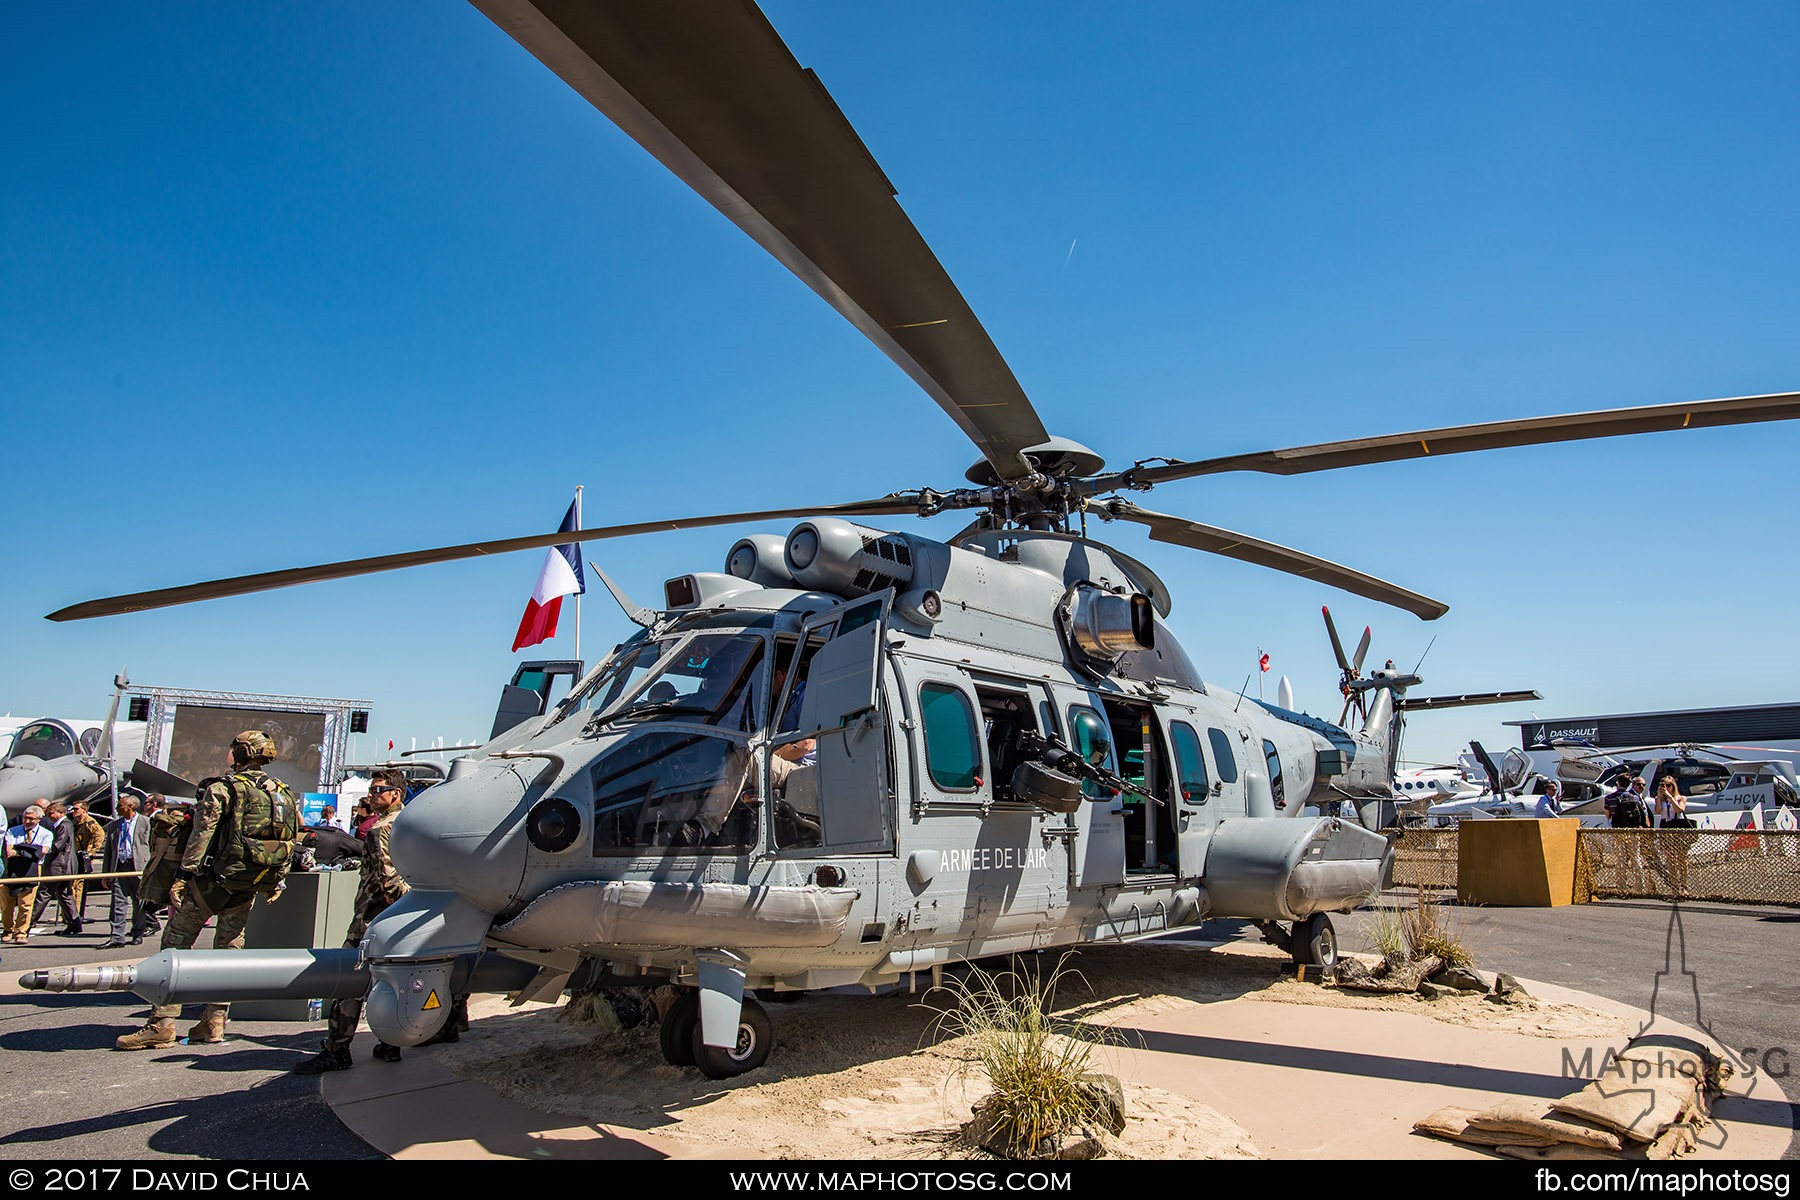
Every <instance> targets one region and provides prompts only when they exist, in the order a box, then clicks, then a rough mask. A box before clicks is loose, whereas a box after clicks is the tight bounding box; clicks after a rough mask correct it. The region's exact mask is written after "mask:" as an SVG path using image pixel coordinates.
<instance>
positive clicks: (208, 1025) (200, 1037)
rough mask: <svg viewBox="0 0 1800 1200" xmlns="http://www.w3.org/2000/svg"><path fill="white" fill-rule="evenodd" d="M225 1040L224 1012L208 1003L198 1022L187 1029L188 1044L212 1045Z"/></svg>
mask: <svg viewBox="0 0 1800 1200" xmlns="http://www.w3.org/2000/svg"><path fill="white" fill-rule="evenodd" d="M224 1040H225V1014H224V1012H222V1011H221V1010H219V1009H216V1008H214V1007H212V1006H211V1005H210V1004H209V1005H207V1007H206V1012H205V1014H204V1015H203V1016H201V1018H200V1022H199V1024H197V1025H195V1026H194V1027H193V1028H192V1029H190V1030H188V1045H190V1046H199V1045H209V1046H210V1045H212V1044H214V1043H216V1042H222V1041H224Z"/></svg>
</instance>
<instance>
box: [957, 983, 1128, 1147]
mask: <svg viewBox="0 0 1800 1200" xmlns="http://www.w3.org/2000/svg"><path fill="white" fill-rule="evenodd" d="M1068 958H1069V956H1068V955H1066V954H1065V955H1064V956H1063V957H1062V958H1061V959H1059V960H1057V964H1056V967H1055V969H1054V970H1052V971H1051V972H1050V974H1049V975H1048V976H1047V977H1046V976H1044V975H1042V974H1041V973H1040V972H1039V971H1038V970H1037V969H1036V968H1035V967H1014V968H1013V969H1010V970H1006V971H987V970H984V969H983V968H981V967H980V966H978V965H976V964H973V963H971V964H970V965H969V972H968V975H967V977H958V978H952V979H949V980H947V981H946V982H944V983H942V984H939V985H938V986H937V987H934V988H932V989H931V990H932V991H933V992H936V991H943V992H946V993H948V994H949V996H950V997H951V999H952V1000H953V1002H954V1003H953V1006H952V1007H950V1008H948V1009H946V1010H945V1011H944V1012H942V1013H939V1014H938V1016H937V1017H935V1018H934V1019H933V1021H932V1029H933V1030H934V1031H935V1032H936V1033H937V1034H938V1035H939V1036H940V1037H944V1038H967V1039H968V1040H969V1042H970V1044H971V1048H972V1050H973V1057H972V1059H970V1060H968V1061H966V1062H965V1063H964V1064H963V1066H962V1067H961V1068H959V1070H963V1071H966V1070H970V1069H977V1070H979V1071H980V1072H981V1074H982V1075H983V1076H984V1077H985V1078H986V1080H987V1082H988V1084H989V1086H990V1087H991V1088H992V1089H993V1092H992V1095H991V1096H990V1097H989V1098H988V1099H987V1100H986V1101H985V1102H984V1103H983V1106H982V1107H983V1111H984V1113H985V1115H986V1117H987V1119H988V1121H989V1123H990V1124H991V1125H992V1126H993V1128H994V1129H995V1130H996V1131H998V1132H999V1133H1000V1134H1001V1136H1002V1137H1003V1138H1004V1139H1005V1140H1006V1142H1007V1144H1008V1145H1010V1146H1013V1147H1016V1148H1018V1149H1020V1150H1021V1151H1023V1152H1030V1151H1032V1150H1033V1149H1035V1148H1036V1147H1038V1146H1039V1145H1040V1144H1041V1143H1043V1142H1044V1141H1046V1140H1048V1139H1055V1138H1060V1137H1061V1136H1063V1135H1064V1134H1065V1133H1067V1132H1069V1131H1070V1130H1072V1129H1074V1128H1075V1127H1077V1126H1079V1125H1081V1124H1083V1123H1085V1122H1088V1121H1089V1120H1090V1119H1096V1118H1099V1117H1100V1116H1101V1104H1100V1103H1099V1100H1098V1097H1097V1096H1096V1095H1095V1093H1094V1091H1093V1090H1092V1089H1090V1088H1086V1087H1083V1086H1082V1076H1084V1075H1085V1074H1087V1072H1088V1065H1089V1062H1090V1060H1091V1059H1092V1057H1093V1053H1094V1042H1093V1041H1091V1040H1089V1039H1088V1038H1087V1037H1084V1036H1082V1034H1083V1033H1090V1032H1091V1031H1088V1030H1086V1029H1082V1030H1080V1031H1077V1030H1075V1029H1074V1028H1073V1027H1070V1026H1066V1025H1064V1024H1063V1023H1061V1022H1058V1021H1057V1020H1056V1019H1055V1017H1054V1016H1053V1011H1054V1000H1055V994H1056V989H1057V987H1058V985H1060V984H1062V983H1063V982H1065V981H1066V980H1068V979H1070V978H1074V979H1080V978H1081V976H1080V974H1079V973H1078V972H1076V971H1074V970H1073V969H1072V968H1070V967H1069V966H1068V965H1067V963H1068ZM927 994H928V995H929V993H927Z"/></svg>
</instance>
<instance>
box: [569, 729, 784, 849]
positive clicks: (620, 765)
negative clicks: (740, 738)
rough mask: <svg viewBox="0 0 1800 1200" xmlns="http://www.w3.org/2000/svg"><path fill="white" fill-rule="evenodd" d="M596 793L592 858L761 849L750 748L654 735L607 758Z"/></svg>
mask: <svg viewBox="0 0 1800 1200" xmlns="http://www.w3.org/2000/svg"><path fill="white" fill-rule="evenodd" d="M589 780H590V782H591V783H592V785H593V789H594V853H595V854H596V855H601V854H616V853H620V852H626V853H631V852H634V851H637V850H640V849H643V848H669V849H675V848H683V847H729V848H735V849H742V848H745V847H748V846H753V845H755V844H756V843H757V806H756V805H754V804H746V803H742V801H744V800H746V799H753V798H754V797H753V796H751V795H750V793H753V792H754V791H755V790H756V788H755V781H754V779H753V777H752V776H751V774H750V755H749V754H748V753H747V752H746V750H745V749H744V747H743V746H742V745H741V744H740V743H738V742H734V741H729V740H727V739H725V738H722V737H713V736H710V735H707V734H704V733H698V732H692V731H689V732H676V731H674V730H668V731H651V732H646V733H644V734H643V735H642V736H640V737H635V738H629V739H627V740H626V741H624V742H622V743H621V744H619V745H618V746H615V747H614V748H613V749H612V750H610V751H608V752H607V753H606V754H604V755H602V756H601V757H600V759H599V760H598V761H597V762H595V763H594V765H593V767H592V768H591V769H590V771H589Z"/></svg>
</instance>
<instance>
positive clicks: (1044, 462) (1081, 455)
mask: <svg viewBox="0 0 1800 1200" xmlns="http://www.w3.org/2000/svg"><path fill="white" fill-rule="evenodd" d="M1025 457H1026V459H1027V460H1029V461H1030V463H1031V465H1032V466H1033V467H1035V468H1036V469H1037V471H1038V473H1039V474H1040V475H1047V476H1049V477H1050V478H1051V479H1079V478H1081V477H1083V476H1086V475H1097V474H1099V473H1100V471H1101V470H1103V469H1104V468H1105V466H1106V460H1105V459H1104V458H1101V457H1100V456H1099V455H1098V454H1095V453H1094V452H1093V451H1092V450H1089V449H1088V448H1087V447H1086V446H1084V445H1082V444H1081V443H1080V442H1076V441H1071V440H1070V439H1068V438H1060V437H1053V438H1051V439H1050V440H1049V441H1047V442H1043V443H1040V444H1039V445H1036V446H1033V447H1031V448H1030V449H1029V450H1027V451H1025ZM963 477H964V478H965V479H967V480H968V481H969V482H970V483H972V484H974V485H975V486H977V487H993V486H995V485H996V484H999V483H1001V482H1002V481H1001V479H1000V473H999V472H998V471H996V470H994V464H993V463H991V462H989V461H988V460H987V459H985V458H984V459H982V460H980V461H979V462H977V463H976V464H975V465H974V466H972V467H970V468H969V469H968V470H967V471H966V472H964V475H963Z"/></svg>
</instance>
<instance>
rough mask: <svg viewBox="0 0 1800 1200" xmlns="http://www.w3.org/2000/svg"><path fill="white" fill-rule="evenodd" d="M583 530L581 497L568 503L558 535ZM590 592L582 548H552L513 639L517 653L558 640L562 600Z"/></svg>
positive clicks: (545, 555)
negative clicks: (554, 638)
mask: <svg viewBox="0 0 1800 1200" xmlns="http://www.w3.org/2000/svg"><path fill="white" fill-rule="evenodd" d="M580 528H581V493H580V492H579V491H578V492H576V493H575V499H574V500H572V501H570V502H569V511H568V514H567V515H566V516H564V517H563V520H562V524H561V525H560V526H558V527H557V532H558V533H574V532H576V531H577V530H579V529H580ZM586 591H587V581H586V580H585V579H583V578H582V574H581V545H580V543H578V542H570V543H568V544H567V545H563V546H552V547H550V549H549V550H547V551H545V553H544V569H543V570H542V571H539V572H538V581H537V586H536V587H534V588H532V589H531V599H530V600H529V601H527V602H526V605H525V615H524V616H522V617H520V618H519V632H518V635H517V636H515V637H514V638H513V644H512V648H513V649H514V650H515V651H518V650H521V649H523V648H524V647H526V646H535V645H537V644H538V643H539V642H547V641H549V640H550V639H551V638H553V637H555V636H556V618H557V617H559V616H561V615H562V598H563V597H564V596H569V595H580V594H582V593H584V592H586Z"/></svg>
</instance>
